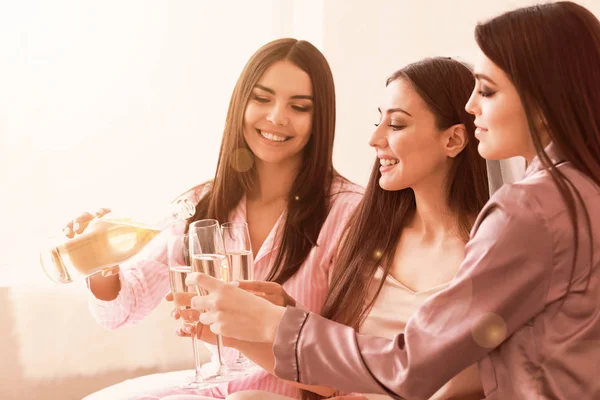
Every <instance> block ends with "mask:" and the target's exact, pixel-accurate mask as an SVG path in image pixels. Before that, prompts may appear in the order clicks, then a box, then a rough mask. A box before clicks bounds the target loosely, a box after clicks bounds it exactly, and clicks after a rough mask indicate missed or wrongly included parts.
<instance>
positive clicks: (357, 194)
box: [329, 174, 365, 201]
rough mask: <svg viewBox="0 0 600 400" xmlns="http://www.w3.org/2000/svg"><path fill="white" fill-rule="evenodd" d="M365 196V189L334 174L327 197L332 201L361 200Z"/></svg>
mask: <svg viewBox="0 0 600 400" xmlns="http://www.w3.org/2000/svg"><path fill="white" fill-rule="evenodd" d="M364 194H365V188H363V187H362V186H360V185H358V184H356V183H354V182H352V181H350V180H349V179H346V178H344V177H343V176H341V175H338V174H336V175H335V176H334V178H333V180H332V182H331V188H330V190H329V196H330V197H331V198H332V201H335V199H336V198H349V199H358V200H359V201H360V199H362V197H363V195H364Z"/></svg>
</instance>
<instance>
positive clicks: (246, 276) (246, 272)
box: [221, 222, 255, 370]
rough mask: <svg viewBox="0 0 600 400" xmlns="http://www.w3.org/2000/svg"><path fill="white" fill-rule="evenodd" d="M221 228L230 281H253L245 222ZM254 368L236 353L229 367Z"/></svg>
mask: <svg viewBox="0 0 600 400" xmlns="http://www.w3.org/2000/svg"><path fill="white" fill-rule="evenodd" d="M221 228H222V231H223V244H224V246H225V252H226V254H227V261H228V262H229V270H230V276H231V279H232V280H234V281H251V280H253V279H254V256H253V255H252V244H251V243H250V233H249V232H248V224H247V223H245V222H228V223H226V224H223V225H222V226H221ZM254 366H255V364H254V363H253V362H251V361H250V360H248V359H247V358H246V357H245V356H244V355H243V354H242V353H241V352H238V357H237V359H236V360H235V361H234V362H233V364H232V365H230V368H232V369H235V370H243V369H246V368H251V367H254Z"/></svg>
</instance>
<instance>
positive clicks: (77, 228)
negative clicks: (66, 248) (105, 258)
mask: <svg viewBox="0 0 600 400" xmlns="http://www.w3.org/2000/svg"><path fill="white" fill-rule="evenodd" d="M110 211H111V210H110V208H99V209H98V210H96V212H95V213H94V214H91V213H89V212H85V213H83V214H80V215H79V216H77V217H76V218H74V219H73V220H71V221H69V223H68V224H67V225H65V227H64V228H63V233H64V234H65V236H66V237H68V238H69V239H72V238H74V237H75V235H78V234H81V233H83V231H84V230H85V229H86V228H87V227H88V225H89V224H90V222H92V220H93V219H94V218H101V217H103V216H104V215H106V214H108V213H110ZM118 274H119V266H118V265H115V266H112V267H108V268H105V269H103V270H102V271H101V275H102V276H103V277H109V276H112V275H118Z"/></svg>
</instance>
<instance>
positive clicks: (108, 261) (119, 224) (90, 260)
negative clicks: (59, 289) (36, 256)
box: [40, 200, 195, 283]
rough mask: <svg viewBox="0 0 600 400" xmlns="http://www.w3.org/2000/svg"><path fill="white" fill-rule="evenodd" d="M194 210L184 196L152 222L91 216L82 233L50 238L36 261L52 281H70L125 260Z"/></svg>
mask: <svg viewBox="0 0 600 400" xmlns="http://www.w3.org/2000/svg"><path fill="white" fill-rule="evenodd" d="M194 213H195V206H194V205H193V204H192V203H191V202H189V201H188V200H179V201H177V202H176V203H173V204H172V206H171V210H170V213H169V215H168V217H166V218H164V219H163V220H162V221H160V222H158V223H154V224H148V223H143V222H139V221H135V220H133V219H132V218H127V217H126V218H119V217H115V216H114V214H113V213H109V214H107V215H106V216H103V217H101V218H98V219H94V220H92V222H90V224H89V225H88V227H87V229H86V230H85V231H84V232H83V233H82V234H80V235H77V236H75V237H74V238H72V239H67V238H65V237H62V238H61V239H60V240H54V241H52V244H51V245H50V246H48V248H46V249H44V250H42V252H41V253H40V263H41V265H42V268H43V270H44V272H45V273H46V275H48V277H49V278H50V279H52V280H53V281H55V282H58V283H69V282H73V281H75V280H79V279H81V278H85V277H88V276H91V275H93V274H96V273H98V272H100V271H102V270H103V269H105V268H108V267H112V266H115V265H119V264H120V263H122V262H123V261H126V260H128V259H129V258H131V257H133V256H134V255H135V254H137V253H138V252H139V251H140V250H141V249H142V248H144V247H145V246H146V245H147V244H148V243H149V242H150V241H151V240H152V239H153V238H154V237H155V236H156V235H158V234H159V233H160V232H161V231H162V230H163V229H165V228H167V227H169V226H170V225H171V224H173V223H177V222H181V221H184V220H186V219H188V218H190V217H191V216H192V215H194Z"/></svg>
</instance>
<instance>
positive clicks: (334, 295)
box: [311, 57, 489, 397]
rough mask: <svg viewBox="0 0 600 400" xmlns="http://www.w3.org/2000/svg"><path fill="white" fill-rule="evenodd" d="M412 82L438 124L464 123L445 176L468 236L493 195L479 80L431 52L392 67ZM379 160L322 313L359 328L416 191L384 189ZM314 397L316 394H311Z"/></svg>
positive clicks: (459, 232) (460, 230)
mask: <svg viewBox="0 0 600 400" xmlns="http://www.w3.org/2000/svg"><path fill="white" fill-rule="evenodd" d="M397 79H403V80H405V81H406V82H408V83H410V84H411V85H412V87H413V88H414V89H415V90H416V92H417V93H418V94H419V95H420V96H421V98H422V99H423V100H424V101H425V103H426V104H427V106H428V107H429V109H430V110H431V112H432V113H433V114H434V115H435V118H436V125H437V128H438V129H440V130H445V129H447V128H449V127H451V126H453V125H456V124H463V125H464V127H465V129H466V132H467V138H468V142H467V145H466V146H465V148H464V149H463V151H462V152H461V153H460V154H459V155H458V156H456V157H455V158H454V159H453V161H452V167H451V168H450V170H449V173H448V177H447V179H446V201H447V204H448V205H449V207H450V210H451V211H452V213H453V214H454V215H455V216H456V233H457V235H458V236H459V237H460V238H461V239H462V240H463V241H464V242H467V240H468V237H469V232H470V229H471V227H472V223H473V221H474V217H475V216H476V215H477V214H478V213H479V211H480V210H481V209H482V207H483V206H484V204H485V203H486V202H487V200H488V199H489V187H488V179H487V169H486V162H485V160H484V159H482V158H481V157H480V156H479V154H478V152H477V142H476V140H475V137H474V132H475V125H474V117H473V116H472V115H470V114H468V113H467V112H466V111H465V104H466V103H467V100H468V99H469V97H470V96H471V92H472V91H473V88H474V86H475V80H474V78H473V74H472V71H471V70H470V69H469V68H468V67H467V66H465V65H464V64H462V63H460V62H458V61H456V60H452V59H449V58H440V57H438V58H429V59H425V60H422V61H419V62H416V63H414V64H410V65H408V66H406V67H405V68H403V69H401V70H399V71H397V72H396V73H394V74H393V75H392V76H391V77H390V78H389V79H388V80H387V83H386V84H387V85H389V84H390V83H391V82H392V81H395V80H397ZM380 177H381V172H380V171H379V160H376V162H375V165H374V166H373V170H372V172H371V177H370V179H369V184H368V186H367V189H366V193H365V196H364V198H363V200H362V202H361V204H360V205H359V207H358V210H357V212H356V213H355V215H354V216H353V217H352V219H351V222H350V223H349V224H348V226H347V228H346V232H345V239H344V240H343V243H342V245H341V248H340V252H339V256H338V260H337V261H336V265H337V267H336V268H335V272H334V275H333V278H332V283H331V287H330V291H329V294H328V296H327V299H326V301H325V305H324V308H323V311H322V314H323V316H325V317H326V318H329V319H332V320H334V321H337V322H340V323H343V324H346V325H349V326H352V327H354V328H356V329H358V327H359V325H360V323H361V322H362V321H363V319H364V317H365V316H366V314H367V313H368V311H369V310H370V308H371V307H372V304H373V302H374V300H375V298H376V296H377V295H378V294H379V291H380V290H381V287H382V285H383V282H384V280H385V276H387V275H388V274H389V269H390V267H391V262H390V261H391V257H392V256H393V254H394V250H395V248H396V244H397V243H398V240H399V239H400V235H401V234H402V231H403V229H404V227H405V225H406V224H407V223H408V222H409V221H410V219H411V217H412V216H413V215H414V213H415V210H416V203H415V197H414V192H413V191H412V189H410V188H407V189H403V190H399V191H385V190H383V189H382V188H381V187H380V186H379V183H378V182H379V178H380ZM382 262H383V266H384V279H382V280H381V282H380V283H379V287H378V290H377V291H376V293H377V294H376V295H375V296H374V297H372V298H368V293H369V287H370V285H371V283H372V282H373V279H374V277H375V273H376V270H377V268H378V266H379V265H380V264H381V263H382ZM311 397H313V396H312V395H311Z"/></svg>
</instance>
